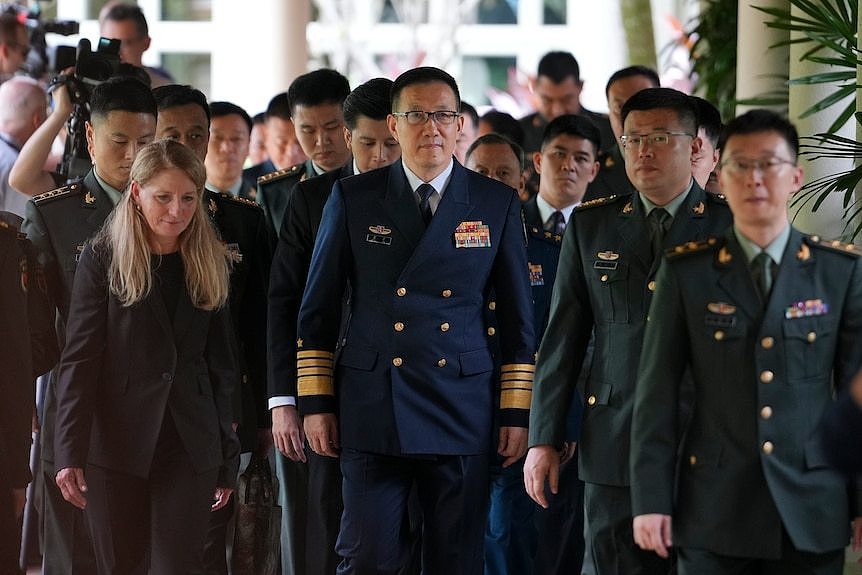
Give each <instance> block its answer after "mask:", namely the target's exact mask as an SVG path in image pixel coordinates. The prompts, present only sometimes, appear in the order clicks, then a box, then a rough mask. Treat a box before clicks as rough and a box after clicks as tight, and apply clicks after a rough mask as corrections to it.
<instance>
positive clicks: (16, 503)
mask: <svg viewBox="0 0 862 575" xmlns="http://www.w3.org/2000/svg"><path fill="white" fill-rule="evenodd" d="M26 504H27V488H26V487H13V488H12V506H13V509H15V520H16V521H17V520H20V519H21V516H22V515H24V505H26Z"/></svg>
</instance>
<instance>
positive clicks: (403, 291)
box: [395, 287, 407, 297]
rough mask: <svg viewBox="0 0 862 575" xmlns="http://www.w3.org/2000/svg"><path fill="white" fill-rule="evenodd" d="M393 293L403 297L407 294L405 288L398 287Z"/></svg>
mask: <svg viewBox="0 0 862 575" xmlns="http://www.w3.org/2000/svg"><path fill="white" fill-rule="evenodd" d="M395 293H397V294H398V297H404V296H406V295H407V288H403V287H400V288H398V289H397V290H396V291H395Z"/></svg>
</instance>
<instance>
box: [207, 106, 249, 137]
mask: <svg viewBox="0 0 862 575" xmlns="http://www.w3.org/2000/svg"><path fill="white" fill-rule="evenodd" d="M231 114H236V115H237V116H239V117H240V118H242V119H243V120H244V121H245V123H246V125H247V126H248V131H249V132H251V116H249V115H248V112H246V111H245V110H243V109H242V108H240V107H239V106H237V105H236V104H234V103H233V102H210V119H212V118H221V117H222V116H230V115H231Z"/></svg>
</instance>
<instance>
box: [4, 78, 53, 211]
mask: <svg viewBox="0 0 862 575" xmlns="http://www.w3.org/2000/svg"><path fill="white" fill-rule="evenodd" d="M47 110H48V108H47V103H46V100H45V90H44V89H43V88H42V86H40V85H39V83H38V82H36V80H33V79H31V78H28V77H26V76H18V77H15V78H12V79H10V80H8V81H6V82H4V83H3V85H2V86H0V210H4V211H7V212H12V213H14V214H18V215H19V216H21V217H23V216H24V206H26V205H27V200H29V199H30V197H29V196H26V195H24V194H22V193H21V192H19V191H17V190H15V189H14V188H12V187H11V186H10V185H9V172H10V171H11V170H12V166H13V165H14V164H15V160H16V159H17V158H18V152H19V151H20V150H21V146H23V145H24V144H25V143H26V142H27V140H29V139H30V136H32V135H33V132H35V131H36V129H37V128H38V127H39V126H41V125H42V122H44V121H45V118H46V117H47Z"/></svg>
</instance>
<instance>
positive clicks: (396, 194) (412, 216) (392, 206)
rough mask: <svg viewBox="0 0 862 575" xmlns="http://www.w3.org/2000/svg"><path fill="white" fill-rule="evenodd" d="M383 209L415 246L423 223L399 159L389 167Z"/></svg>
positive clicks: (422, 228) (423, 226)
mask: <svg viewBox="0 0 862 575" xmlns="http://www.w3.org/2000/svg"><path fill="white" fill-rule="evenodd" d="M383 209H385V210H386V212H387V213H388V214H389V217H390V218H392V221H393V223H394V225H395V227H396V228H398V231H400V232H401V234H402V235H403V236H404V237H405V238H406V239H407V241H408V242H409V243H410V245H411V246H413V247H414V248H415V247H416V246H417V245H418V244H419V240H421V239H422V234H423V233H424V232H425V223H424V222H423V221H422V215H421V214H420V213H419V206H418V205H417V203H416V199H415V198H414V196H413V190H411V189H410V185H409V184H408V183H407V176H405V175H404V168H403V166H402V165H401V161H400V160H399V161H397V162H395V163H394V164H392V165H391V166H390V167H389V176H388V182H387V184H386V193H385V195H384V197H383Z"/></svg>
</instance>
